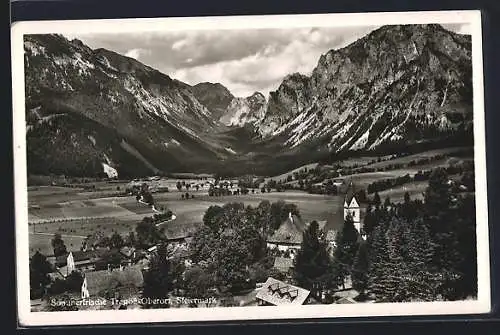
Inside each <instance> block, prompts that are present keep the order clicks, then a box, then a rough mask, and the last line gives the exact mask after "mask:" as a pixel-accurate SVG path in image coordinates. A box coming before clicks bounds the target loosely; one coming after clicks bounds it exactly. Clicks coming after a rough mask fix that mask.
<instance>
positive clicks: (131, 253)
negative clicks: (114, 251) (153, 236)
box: [120, 246, 135, 259]
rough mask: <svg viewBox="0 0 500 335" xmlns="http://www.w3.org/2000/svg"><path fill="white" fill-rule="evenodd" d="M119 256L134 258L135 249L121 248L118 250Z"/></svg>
mask: <svg viewBox="0 0 500 335" xmlns="http://www.w3.org/2000/svg"><path fill="white" fill-rule="evenodd" d="M120 254H122V255H123V256H125V257H127V258H131V259H133V258H135V248H134V247H127V246H125V247H122V248H121V249H120Z"/></svg>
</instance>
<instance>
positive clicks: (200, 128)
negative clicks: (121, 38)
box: [24, 35, 226, 175]
mask: <svg viewBox="0 0 500 335" xmlns="http://www.w3.org/2000/svg"><path fill="white" fill-rule="evenodd" d="M24 49H25V83H26V119H27V141H28V169H29V171H30V172H32V173H65V174H76V175H96V174H99V173H102V172H104V169H105V167H104V164H106V165H108V166H110V167H113V168H115V169H116V170H117V171H118V173H119V174H126V175H127V174H134V175H135V174H137V172H138V171H140V173H143V174H148V173H152V172H158V171H160V170H161V171H171V170H174V171H175V170H184V169H186V168H189V169H191V168H195V167H196V166H197V165H196V164H197V163H200V162H216V161H218V159H219V158H220V157H221V155H222V157H224V155H226V154H225V150H224V147H225V145H223V144H219V143H218V142H217V141H216V140H214V139H213V138H212V137H211V133H212V130H213V129H214V128H215V127H218V126H219V122H218V121H217V120H216V119H214V118H213V117H212V115H211V113H210V111H209V110H208V109H207V108H206V107H205V106H204V105H202V104H201V103H200V102H199V101H198V100H197V99H196V97H195V96H194V94H193V92H192V91H191V87H190V86H189V85H187V84H184V83H182V82H179V81H177V80H173V79H171V78H170V77H168V76H166V75H164V74H162V73H160V72H158V71H157V70H154V69H152V68H150V67H148V66H145V65H144V64H141V63H140V62H138V61H136V60H134V59H132V58H128V57H125V56H122V55H119V54H117V53H114V52H112V51H108V50H104V49H97V50H92V49H90V48H89V47H87V46H86V45H84V44H83V43H82V42H80V41H78V40H73V41H69V40H67V39H66V38H64V37H63V36H60V35H29V36H25V43H24ZM198 166H199V165H198Z"/></svg>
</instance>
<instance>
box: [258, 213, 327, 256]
mask: <svg viewBox="0 0 500 335" xmlns="http://www.w3.org/2000/svg"><path fill="white" fill-rule="evenodd" d="M316 222H317V223H318V227H319V229H320V230H323V231H325V229H326V226H327V221H316ZM310 224H311V222H308V223H304V222H303V221H302V219H301V218H299V217H298V216H296V215H293V214H292V213H289V214H288V218H287V219H286V220H285V221H284V222H283V223H282V224H281V226H280V227H279V228H278V229H277V230H276V231H275V232H274V233H273V235H272V236H271V237H269V238H268V239H267V247H268V248H270V249H278V250H279V251H282V252H290V257H291V258H292V259H293V258H294V256H295V254H296V252H297V251H298V250H299V249H300V245H301V244H302V237H303V234H304V231H305V230H306V229H307V227H308V226H309V225H310Z"/></svg>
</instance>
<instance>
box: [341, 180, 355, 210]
mask: <svg viewBox="0 0 500 335" xmlns="http://www.w3.org/2000/svg"><path fill="white" fill-rule="evenodd" d="M355 194H356V189H355V186H354V183H353V182H352V180H349V182H348V185H347V191H346V194H345V197H344V207H350V205H351V203H352V200H353V199H354V198H355ZM356 203H357V201H356Z"/></svg>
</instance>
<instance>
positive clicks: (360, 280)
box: [351, 241, 369, 297]
mask: <svg viewBox="0 0 500 335" xmlns="http://www.w3.org/2000/svg"><path fill="white" fill-rule="evenodd" d="M368 266H369V263H368V246H367V243H366V242H365V241H362V242H360V244H359V247H358V252H357V253H356V257H355V258H354V264H353V266H352V271H351V278H352V287H353V288H354V289H355V290H356V291H358V292H359V294H360V296H362V297H364V295H365V291H366V289H367V288H368Z"/></svg>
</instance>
